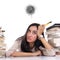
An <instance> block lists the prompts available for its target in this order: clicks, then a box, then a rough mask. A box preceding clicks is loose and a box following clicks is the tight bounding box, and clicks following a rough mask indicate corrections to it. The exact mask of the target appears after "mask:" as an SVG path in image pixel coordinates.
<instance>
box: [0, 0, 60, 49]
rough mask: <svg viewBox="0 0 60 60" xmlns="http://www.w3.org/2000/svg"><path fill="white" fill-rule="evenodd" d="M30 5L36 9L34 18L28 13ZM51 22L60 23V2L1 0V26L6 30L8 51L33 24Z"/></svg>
mask: <svg viewBox="0 0 60 60" xmlns="http://www.w3.org/2000/svg"><path fill="white" fill-rule="evenodd" d="M28 5H33V6H34V7H35V9H36V10H35V14H33V15H32V16H31V15H28V14H27V13H26V7H27V6H28ZM49 21H52V24H54V23H59V22H60V0H0V26H1V27H2V29H4V30H5V33H4V35H5V43H6V44H7V50H8V49H9V48H10V47H11V46H12V44H13V43H14V41H15V40H16V39H17V38H18V37H20V36H22V35H24V33H25V31H26V29H27V27H28V26H29V25H30V24H31V23H40V24H45V23H47V22H49Z"/></svg>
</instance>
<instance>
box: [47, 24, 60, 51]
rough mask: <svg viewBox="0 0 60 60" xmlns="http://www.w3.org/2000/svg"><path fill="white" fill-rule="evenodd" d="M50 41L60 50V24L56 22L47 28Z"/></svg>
mask: <svg viewBox="0 0 60 60" xmlns="http://www.w3.org/2000/svg"><path fill="white" fill-rule="evenodd" d="M46 33H47V39H48V42H49V43H50V44H51V45H52V46H53V47H54V48H55V49H56V51H59V52H60V24H54V25H52V26H50V27H48V28H47V32H46Z"/></svg>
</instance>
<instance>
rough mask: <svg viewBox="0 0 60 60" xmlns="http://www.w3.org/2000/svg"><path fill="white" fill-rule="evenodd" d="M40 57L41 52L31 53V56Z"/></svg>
mask: <svg viewBox="0 0 60 60" xmlns="http://www.w3.org/2000/svg"><path fill="white" fill-rule="evenodd" d="M41 55H42V53H41V51H36V52H34V53H33V56H41Z"/></svg>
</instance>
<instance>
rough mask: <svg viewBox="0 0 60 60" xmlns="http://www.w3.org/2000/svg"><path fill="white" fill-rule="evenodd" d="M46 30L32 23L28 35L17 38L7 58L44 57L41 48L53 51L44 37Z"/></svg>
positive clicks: (42, 26)
mask: <svg viewBox="0 0 60 60" xmlns="http://www.w3.org/2000/svg"><path fill="white" fill-rule="evenodd" d="M44 28H45V26H44V25H40V24H38V23H32V24H31V25H30V26H29V27H28V29H27V31H26V34H25V35H24V36H22V37H19V38H17V40H16V41H15V43H14V45H13V46H12V47H11V49H9V50H8V51H7V53H6V56H38V55H42V51H41V50H40V49H39V47H44V48H46V49H52V48H53V47H52V46H51V45H50V44H49V43H48V42H47V41H46V40H45V38H44V37H43V32H44ZM41 35H42V36H41Z"/></svg>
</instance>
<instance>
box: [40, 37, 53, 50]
mask: <svg viewBox="0 0 60 60" xmlns="http://www.w3.org/2000/svg"><path fill="white" fill-rule="evenodd" d="M40 40H41V42H42V43H43V45H44V46H45V48H47V49H52V48H53V47H52V46H51V45H50V44H49V43H48V42H47V41H46V40H45V38H42V37H41V38H40Z"/></svg>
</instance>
